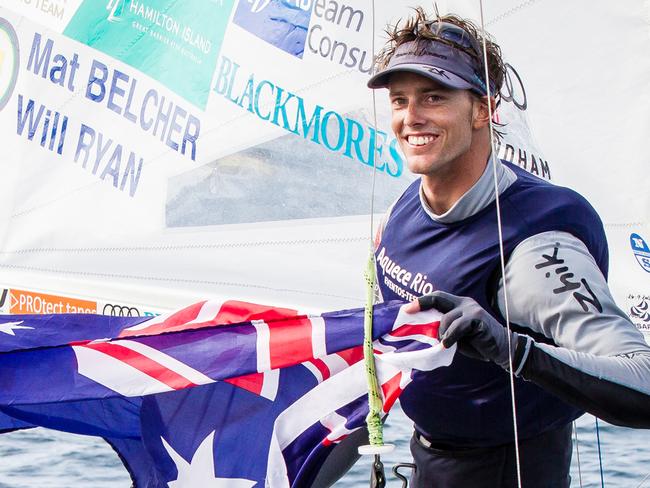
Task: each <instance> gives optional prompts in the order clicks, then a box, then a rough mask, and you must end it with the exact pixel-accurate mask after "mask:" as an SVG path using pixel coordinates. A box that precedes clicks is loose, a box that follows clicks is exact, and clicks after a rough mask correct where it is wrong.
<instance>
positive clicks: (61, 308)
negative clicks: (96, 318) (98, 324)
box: [9, 289, 97, 314]
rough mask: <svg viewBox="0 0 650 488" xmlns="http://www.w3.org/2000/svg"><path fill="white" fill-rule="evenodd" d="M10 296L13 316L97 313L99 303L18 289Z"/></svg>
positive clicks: (11, 291) (13, 290)
mask: <svg viewBox="0 0 650 488" xmlns="http://www.w3.org/2000/svg"><path fill="white" fill-rule="evenodd" d="M9 294H10V300H11V301H10V303H11V305H10V313H12V314H53V313H97V302H93V301H90V300H80V299H78V298H71V297H65V296H59V295H50V294H47V293H37V292H33V291H27V290H16V289H12V290H10V291H9Z"/></svg>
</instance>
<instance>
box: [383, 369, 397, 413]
mask: <svg viewBox="0 0 650 488" xmlns="http://www.w3.org/2000/svg"><path fill="white" fill-rule="evenodd" d="M401 379H402V373H397V374H396V375H395V376H393V377H392V378H391V379H389V380H388V381H387V382H386V383H383V384H382V385H381V391H382V392H383V393H384V404H383V406H382V409H383V410H384V412H388V411H389V410H390V409H391V408H392V406H393V405H394V404H395V402H396V401H397V399H398V398H399V396H400V395H401V394H402V389H401V388H400V386H399V383H400V380H401Z"/></svg>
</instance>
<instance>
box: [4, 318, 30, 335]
mask: <svg viewBox="0 0 650 488" xmlns="http://www.w3.org/2000/svg"><path fill="white" fill-rule="evenodd" d="M22 323H23V321H22V320H21V321H19V322H5V323H4V324H0V332H4V333H5V334H9V335H12V336H15V335H16V333H15V332H14V330H16V329H33V328H34V327H28V326H26V325H19V324H22Z"/></svg>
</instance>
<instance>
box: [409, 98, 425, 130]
mask: <svg viewBox="0 0 650 488" xmlns="http://www.w3.org/2000/svg"><path fill="white" fill-rule="evenodd" d="M422 123H424V120H423V116H422V110H421V108H420V107H419V106H418V105H417V104H416V103H409V104H408V106H407V107H406V114H405V116H404V124H405V125H410V126H415V125H420V124H422Z"/></svg>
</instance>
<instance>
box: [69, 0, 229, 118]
mask: <svg viewBox="0 0 650 488" xmlns="http://www.w3.org/2000/svg"><path fill="white" fill-rule="evenodd" d="M233 3H234V0H212V1H205V0H187V1H183V2H179V1H177V0H147V1H140V0H85V1H84V2H83V4H82V5H81V6H80V7H79V9H78V10H77V12H76V13H75V15H74V17H73V18H72V20H71V21H70V23H69V24H68V26H67V27H66V29H65V31H64V34H65V35H67V36H68V37H71V38H73V39H76V40H78V41H80V42H82V43H84V44H87V45H88V46H91V47H93V48H95V49H97V50H99V51H102V52H105V53H106V54H109V55H110V56H112V57H114V58H116V59H119V60H121V61H124V62H125V63H127V64H129V65H131V66H133V67H134V68H137V69H139V70H140V71H142V72H143V73H146V74H148V75H149V76H151V77H152V78H155V79H156V80H158V81H160V82H161V83H163V84H164V85H165V86H167V87H168V88H169V89H171V90H172V91H174V92H176V93H178V94H179V95H180V96H182V97H183V98H185V99H186V100H188V101H189V102H191V103H193V104H194V105H196V106H197V107H200V108H202V109H203V108H205V105H206V103H207V100H208V94H209V92H210V81H211V78H212V74H213V73H214V69H215V65H216V62H217V56H218V54H219V49H220V47H221V42H222V40H223V36H224V33H225V30H226V26H227V25H228V19H229V18H230V12H231V10H232V7H233Z"/></svg>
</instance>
